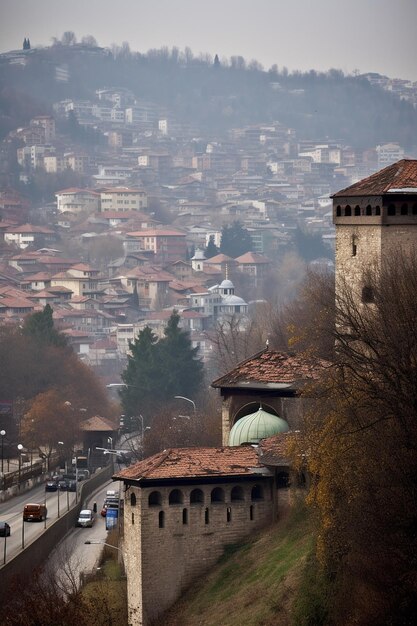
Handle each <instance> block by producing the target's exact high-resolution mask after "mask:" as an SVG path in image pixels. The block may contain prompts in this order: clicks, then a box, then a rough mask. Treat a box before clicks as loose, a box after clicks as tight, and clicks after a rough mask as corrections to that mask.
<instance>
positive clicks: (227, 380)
mask: <svg viewBox="0 0 417 626" xmlns="http://www.w3.org/2000/svg"><path fill="white" fill-rule="evenodd" d="M329 365H330V364H329V363H327V362H326V361H323V360H321V359H308V358H306V357H304V356H302V355H300V354H291V353H287V352H277V351H275V350H268V349H266V350H263V351H262V352H259V353H258V354H255V355H254V356H253V357H250V358H249V359H246V361H242V363H239V364H238V365H237V366H236V367H235V368H234V369H233V370H231V371H230V372H228V373H227V374H225V375H224V376H221V377H220V378H218V379H217V380H215V381H213V382H212V383H211V386H212V387H215V388H219V387H244V388H247V389H248V388H250V387H251V386H252V387H255V386H265V387H270V388H273V387H274V386H275V385H277V386H279V385H285V386H287V385H288V386H293V385H294V386H297V383H300V382H301V381H306V380H315V379H317V378H318V376H319V373H320V371H321V370H322V369H323V368H325V367H328V366H329Z"/></svg>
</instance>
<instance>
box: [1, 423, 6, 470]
mask: <svg viewBox="0 0 417 626" xmlns="http://www.w3.org/2000/svg"><path fill="white" fill-rule="evenodd" d="M0 435H1V473H2V474H3V463H4V438H5V436H6V431H5V430H0Z"/></svg>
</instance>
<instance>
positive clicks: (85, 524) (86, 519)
mask: <svg viewBox="0 0 417 626" xmlns="http://www.w3.org/2000/svg"><path fill="white" fill-rule="evenodd" d="M95 520H96V516H95V514H94V511H92V510H91V509H83V510H82V511H80V514H79V516H78V520H77V524H76V525H77V526H81V527H82V528H91V527H92V525H93V524H94V522H95Z"/></svg>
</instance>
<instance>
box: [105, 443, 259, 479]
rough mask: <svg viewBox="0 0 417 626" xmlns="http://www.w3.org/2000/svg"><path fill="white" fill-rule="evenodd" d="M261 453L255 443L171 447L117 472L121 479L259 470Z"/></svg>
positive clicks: (238, 473)
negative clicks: (252, 444) (205, 446)
mask: <svg viewBox="0 0 417 626" xmlns="http://www.w3.org/2000/svg"><path fill="white" fill-rule="evenodd" d="M260 467H261V465H260V463H259V459H258V454H257V452H256V450H255V449H254V448H253V447H252V446H242V447H236V448H229V447H225V448H170V449H168V450H164V451H163V452H159V453H158V454H155V455H154V456H151V457H149V458H148V459H145V460H143V461H139V462H138V463H136V464H135V465H131V466H130V467H128V468H127V469H125V470H122V471H121V472H119V473H118V474H116V475H115V476H114V478H119V479H121V480H161V479H167V478H173V479H179V478H200V477H201V478H203V477H205V476H213V477H215V476H247V475H250V474H253V473H255V472H256V473H257V474H259V468H260Z"/></svg>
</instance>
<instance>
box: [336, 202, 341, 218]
mask: <svg viewBox="0 0 417 626" xmlns="http://www.w3.org/2000/svg"><path fill="white" fill-rule="evenodd" d="M341 215H342V207H341V206H340V205H338V206H337V207H336V217H340V216H341Z"/></svg>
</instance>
